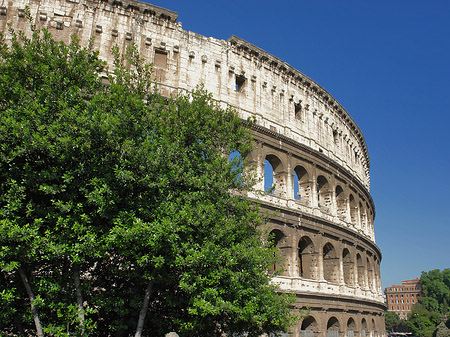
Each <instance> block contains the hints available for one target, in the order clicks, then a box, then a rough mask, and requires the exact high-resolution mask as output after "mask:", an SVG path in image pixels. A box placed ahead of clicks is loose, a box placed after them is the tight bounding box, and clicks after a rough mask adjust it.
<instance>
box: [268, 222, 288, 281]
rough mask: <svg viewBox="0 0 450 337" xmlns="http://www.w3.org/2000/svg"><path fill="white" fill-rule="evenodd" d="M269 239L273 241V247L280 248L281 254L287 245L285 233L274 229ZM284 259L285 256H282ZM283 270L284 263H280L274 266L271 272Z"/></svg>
mask: <svg viewBox="0 0 450 337" xmlns="http://www.w3.org/2000/svg"><path fill="white" fill-rule="evenodd" d="M269 237H270V239H271V240H272V242H271V244H272V247H276V248H278V249H279V250H280V251H281V252H282V250H283V248H285V247H284V244H285V243H286V235H284V233H283V232H282V231H280V230H279V229H273V230H272V231H271V232H270V233H269ZM281 256H282V259H283V258H284V254H283V253H282V254H281ZM281 270H283V261H282V260H281V261H279V262H278V263H275V264H273V265H272V268H271V272H275V271H281Z"/></svg>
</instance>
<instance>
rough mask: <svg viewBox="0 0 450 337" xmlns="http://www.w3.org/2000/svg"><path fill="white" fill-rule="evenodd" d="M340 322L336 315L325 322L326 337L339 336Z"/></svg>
mask: <svg viewBox="0 0 450 337" xmlns="http://www.w3.org/2000/svg"><path fill="white" fill-rule="evenodd" d="M340 327H341V326H340V324H339V321H338V319H337V318H336V317H331V318H330V319H329V320H328V323H327V337H339V330H340Z"/></svg>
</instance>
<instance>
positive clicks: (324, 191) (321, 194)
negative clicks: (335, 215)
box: [317, 175, 331, 209]
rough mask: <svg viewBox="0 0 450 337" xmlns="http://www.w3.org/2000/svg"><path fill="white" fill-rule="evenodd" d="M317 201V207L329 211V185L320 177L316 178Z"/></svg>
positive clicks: (325, 179)
mask: <svg viewBox="0 0 450 337" xmlns="http://www.w3.org/2000/svg"><path fill="white" fill-rule="evenodd" d="M317 201H318V205H319V207H322V208H328V209H329V208H330V206H331V191H330V184H329V183H328V180H327V178H325V177H324V176H322V175H320V176H318V177H317Z"/></svg>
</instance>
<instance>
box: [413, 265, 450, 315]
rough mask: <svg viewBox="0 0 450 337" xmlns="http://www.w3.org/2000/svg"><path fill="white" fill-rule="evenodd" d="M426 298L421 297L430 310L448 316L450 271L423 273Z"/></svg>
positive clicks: (421, 278)
mask: <svg viewBox="0 0 450 337" xmlns="http://www.w3.org/2000/svg"><path fill="white" fill-rule="evenodd" d="M420 283H421V285H422V292H423V294H424V295H425V296H424V297H419V302H420V303H422V304H423V305H424V306H425V307H426V308H427V309H428V310H430V311H437V312H440V313H441V314H443V315H446V314H448V302H449V301H450V269H448V268H447V269H444V270H443V271H442V272H441V271H440V270H439V269H434V270H430V271H428V272H422V275H421V277H420Z"/></svg>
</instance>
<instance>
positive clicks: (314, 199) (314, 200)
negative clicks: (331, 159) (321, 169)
mask: <svg viewBox="0 0 450 337" xmlns="http://www.w3.org/2000/svg"><path fill="white" fill-rule="evenodd" d="M311 187H312V188H311V194H312V200H311V207H313V208H314V207H316V208H317V207H319V201H318V196H317V194H318V191H317V172H316V167H315V166H314V167H313V172H312V186H311Z"/></svg>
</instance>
